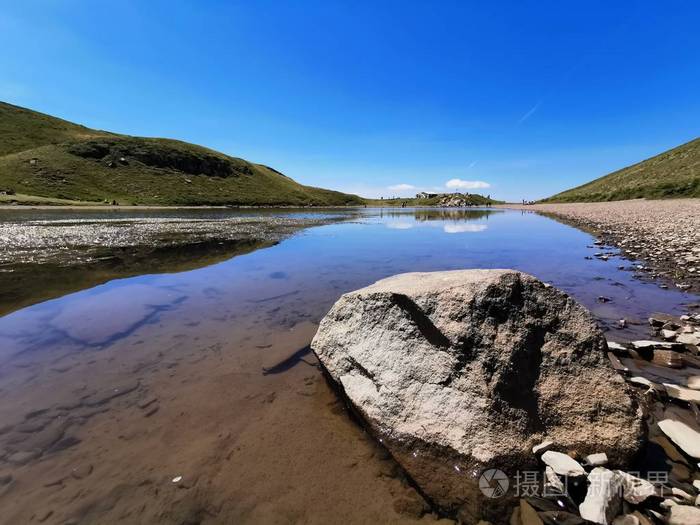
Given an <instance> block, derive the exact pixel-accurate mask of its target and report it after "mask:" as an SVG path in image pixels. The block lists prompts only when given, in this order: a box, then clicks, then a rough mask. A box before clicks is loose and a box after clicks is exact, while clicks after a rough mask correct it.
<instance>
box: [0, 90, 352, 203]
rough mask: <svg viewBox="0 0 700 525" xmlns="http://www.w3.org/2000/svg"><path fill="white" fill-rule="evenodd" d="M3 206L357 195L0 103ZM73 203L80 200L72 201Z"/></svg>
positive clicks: (172, 143)
mask: <svg viewBox="0 0 700 525" xmlns="http://www.w3.org/2000/svg"><path fill="white" fill-rule="evenodd" d="M0 192H6V193H11V194H12V193H14V194H16V195H4V196H3V200H4V201H10V202H17V203H20V204H23V203H38V204H41V203H49V204H53V203H55V204H76V203H77V202H80V203H92V204H98V203H105V202H110V203H111V202H112V201H116V203H118V204H123V205H161V206H198V205H239V206H246V205H247V206H266V205H267V206H347V205H361V204H364V202H365V201H364V200H363V199H362V198H360V197H358V196H356V195H348V194H345V193H341V192H337V191H331V190H325V189H321V188H314V187H310V186H304V185H302V184H299V183H298V182H296V181H294V180H292V179H290V178H289V177H286V176H285V175H283V174H282V173H279V172H278V171H276V170H274V169H272V168H269V167H267V166H264V165H262V164H255V163H252V162H248V161H246V160H243V159H239V158H235V157H230V156H228V155H225V154H223V153H220V152H217V151H214V150H210V149H207V148H204V147H202V146H197V145H194V144H189V143H186V142H181V141H177V140H170V139H159V138H143V137H131V136H128V135H119V134H114V133H108V132H104V131H98V130H92V129H89V128H86V127H84V126H80V125H77V124H73V123H71V122H67V121H64V120H61V119H57V118H54V117H51V116H49V115H44V114H41V113H37V112H35V111H31V110H28V109H25V108H20V107H17V106H12V105H10V104H5V103H2V102H0ZM76 201H77V202H76Z"/></svg>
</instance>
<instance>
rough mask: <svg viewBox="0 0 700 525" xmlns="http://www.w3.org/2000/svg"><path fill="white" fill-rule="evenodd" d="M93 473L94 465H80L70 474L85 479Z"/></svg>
mask: <svg viewBox="0 0 700 525" xmlns="http://www.w3.org/2000/svg"><path fill="white" fill-rule="evenodd" d="M90 474H92V465H90V464H88V465H80V466H79V467H75V468H74V469H73V470H71V473H70V475H71V476H73V478H75V479H83V478H86V477H88V476H89V475H90Z"/></svg>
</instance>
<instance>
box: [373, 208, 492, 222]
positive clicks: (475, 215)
mask: <svg viewBox="0 0 700 525" xmlns="http://www.w3.org/2000/svg"><path fill="white" fill-rule="evenodd" d="M494 213H503V210H468V209H467V210H465V209H463V208H459V209H438V210H435V209H433V210H404V211H398V210H397V211H393V210H392V211H386V212H383V213H382V215H386V216H387V217H397V218H400V217H406V216H411V215H412V216H413V218H414V219H415V220H417V221H478V220H479V219H488V217H489V215H492V214H494Z"/></svg>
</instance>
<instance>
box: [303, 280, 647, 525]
mask: <svg viewBox="0 0 700 525" xmlns="http://www.w3.org/2000/svg"><path fill="white" fill-rule="evenodd" d="M311 346H312V348H313V350H314V351H315V352H316V355H317V356H318V358H319V359H320V361H321V363H322V364H323V366H324V367H325V368H326V370H327V372H328V373H329V374H330V376H331V377H332V378H333V380H335V381H336V382H337V383H338V384H339V385H340V387H341V388H342V390H343V391H344V392H345V394H346V395H347V397H348V398H349V400H350V401H351V403H352V405H354V407H355V408H356V409H357V411H358V412H359V413H360V415H361V416H362V417H363V418H364V420H365V421H366V423H367V424H368V426H369V428H370V430H371V431H372V433H373V434H374V435H375V436H376V437H377V438H378V439H381V440H382V441H383V443H384V444H385V445H386V446H387V448H388V449H389V450H390V452H391V453H392V454H393V455H394V457H395V458H396V459H397V460H398V461H399V462H400V463H401V464H402V466H403V467H404V468H405V469H406V471H407V472H408V473H409V475H410V476H411V477H412V478H413V479H414V481H415V482H416V483H417V484H418V485H419V486H420V488H421V489H422V490H423V492H424V493H425V494H426V495H427V496H428V497H429V498H430V499H431V500H432V501H433V502H434V503H435V504H436V505H437V506H438V507H440V508H441V509H442V510H443V511H446V512H448V513H450V514H453V515H458V516H459V517H460V519H462V520H463V521H464V522H467V523H475V522H476V521H478V518H480V517H483V518H490V519H492V520H493V519H495V520H496V522H501V521H500V520H502V519H503V517H502V516H501V515H499V512H502V509H503V508H504V505H502V504H501V505H498V506H495V505H492V503H493V502H494V501H495V500H489V499H488V498H486V497H484V496H483V495H482V493H481V492H480V491H479V490H478V485H477V483H478V477H479V476H480V474H481V473H482V472H483V471H484V470H485V469H487V468H499V469H501V470H503V471H505V472H506V473H507V474H508V475H509V476H511V480H512V479H513V478H512V477H513V476H514V475H515V473H516V470H518V469H521V470H522V469H528V468H532V467H533V462H534V461H535V458H534V457H533V455H532V453H531V449H532V446H533V445H535V444H537V443H539V442H541V441H543V440H545V439H550V440H552V441H553V442H554V444H555V448H558V449H560V450H561V451H575V452H577V453H579V454H582V455H585V454H590V453H594V452H605V453H606V454H607V456H608V458H610V461H611V463H613V464H624V463H625V462H627V461H628V460H629V459H630V458H631V456H632V455H633V454H634V453H635V452H637V450H638V449H639V447H640V445H641V442H642V440H643V438H642V435H643V433H642V420H641V410H640V409H639V407H638V405H637V402H636V401H635V399H634V397H633V395H632V394H631V392H630V390H628V388H627V386H626V385H625V382H624V380H623V379H622V378H621V377H619V376H618V375H617V373H616V372H615V371H614V370H613V369H612V368H611V367H610V366H609V364H608V362H607V357H606V354H605V352H604V350H605V348H606V344H605V339H604V337H603V334H602V333H601V331H600V330H599V329H598V327H597V326H596V324H595V322H594V321H593V319H592V317H591V316H590V315H589V313H588V312H587V311H586V309H585V308H583V307H582V306H580V305H579V304H578V303H576V302H575V301H573V300H572V299H571V298H569V297H568V296H567V295H566V294H564V293H562V292H560V291H558V290H556V289H554V288H552V287H549V286H547V285H545V284H543V283H542V282H540V281H538V280H537V279H535V278H534V277H531V276H529V275H526V274H523V273H519V272H515V271H512V270H464V271H451V272H436V273H409V274H402V275H397V276H394V277H391V278H388V279H384V280H381V281H379V282H377V283H375V284H373V285H371V286H368V287H366V288H363V289H361V290H357V291H355V292H351V293H348V294H345V295H344V296H342V297H341V298H340V299H339V300H338V302H337V303H336V304H335V305H334V306H333V308H332V309H331V311H330V312H329V313H328V315H327V316H326V317H325V318H324V319H323V321H322V322H321V325H320V327H319V330H318V333H317V334H316V337H315V338H314V340H313V342H312V345H311ZM511 487H512V483H511ZM499 503H502V501H501V502H499Z"/></svg>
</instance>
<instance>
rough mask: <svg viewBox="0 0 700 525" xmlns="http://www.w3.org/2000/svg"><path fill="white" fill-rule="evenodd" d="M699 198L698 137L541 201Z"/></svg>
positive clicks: (699, 147)
mask: <svg viewBox="0 0 700 525" xmlns="http://www.w3.org/2000/svg"><path fill="white" fill-rule="evenodd" d="M673 197H700V139H695V140H693V141H691V142H688V143H687V144H683V145H682V146H678V147H677V148H673V149H672V150H669V151H666V152H664V153H661V154H660V155H657V156H655V157H652V158H650V159H647V160H644V161H642V162H639V163H638V164H634V165H633V166H629V167H627V168H624V169H621V170H618V171H615V172H613V173H610V174H609V175H606V176H604V177H601V178H599V179H596V180H594V181H591V182H589V183H587V184H584V185H583V186H579V187H577V188H573V189H570V190H567V191H564V192H562V193H558V194H557V195H554V196H552V197H549V198H548V199H544V201H543V202H594V201H617V200H624V199H640V198H645V199H665V198H673Z"/></svg>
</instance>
